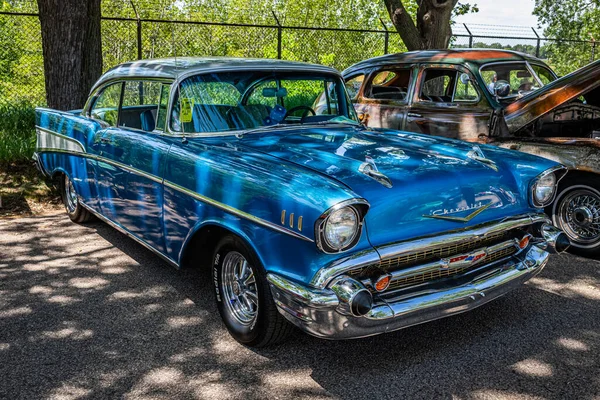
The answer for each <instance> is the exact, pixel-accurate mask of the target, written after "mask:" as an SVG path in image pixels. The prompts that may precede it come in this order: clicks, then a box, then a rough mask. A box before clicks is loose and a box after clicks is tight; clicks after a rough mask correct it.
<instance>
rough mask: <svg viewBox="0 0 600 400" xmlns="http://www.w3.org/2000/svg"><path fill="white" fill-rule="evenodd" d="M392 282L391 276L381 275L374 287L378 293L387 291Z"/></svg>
mask: <svg viewBox="0 0 600 400" xmlns="http://www.w3.org/2000/svg"><path fill="white" fill-rule="evenodd" d="M391 280H392V276H391V275H390V274H386V275H381V276H380V277H379V278H377V280H376V281H375V285H373V286H374V287H375V290H377V291H378V292H383V291H384V290H385V289H387V288H388V286H390V281H391Z"/></svg>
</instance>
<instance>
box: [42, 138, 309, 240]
mask: <svg viewBox="0 0 600 400" xmlns="http://www.w3.org/2000/svg"><path fill="white" fill-rule="evenodd" d="M39 151H40V152H42V151H48V152H55V153H65V154H72V155H77V156H81V157H85V158H89V159H91V160H96V161H98V162H104V163H107V164H110V165H114V166H116V167H119V168H122V169H124V170H126V171H129V172H131V173H133V174H136V175H140V176H143V177H145V178H147V179H150V180H152V181H154V182H156V183H159V184H163V185H164V186H167V187H169V188H171V189H174V190H177V191H178V192H181V193H183V194H187V195H189V196H191V197H193V198H195V199H196V200H200V201H202V202H203V203H206V204H210V205H212V206H215V207H217V208H219V209H221V210H224V211H226V212H228V213H230V214H233V215H235V216H237V217H240V218H244V219H247V220H250V221H252V222H255V223H257V224H259V225H262V226H264V227H266V228H269V229H272V230H274V231H277V232H281V233H284V234H286V235H290V236H293V237H295V238H298V239H302V240H305V241H307V242H314V240H312V239H311V238H309V237H307V236H304V235H302V234H300V233H297V232H295V231H293V230H291V229H288V228H285V227H282V226H279V225H277V224H274V223H272V222H269V221H267V220H264V219H262V218H259V217H256V216H254V215H252V214H248V213H247V212H244V211H242V210H238V209H237V208H234V207H231V206H228V205H227V204H223V203H221V202H219V201H216V200H213V199H211V198H208V197H206V196H203V195H201V194H200V193H196V192H194V191H191V190H189V189H186V188H184V187H183V186H179V185H177V184H176V183H173V182H170V181H167V180H164V179H162V178H160V177H158V176H156V175H153V174H149V173H147V172H144V171H142V170H139V169H137V168H134V167H131V166H129V165H126V164H122V163H120V162H118V161H114V160H110V159H108V158H104V157H101V156H97V155H94V154H89V153H79V152H73V151H69V150H60V149H40V150H39Z"/></svg>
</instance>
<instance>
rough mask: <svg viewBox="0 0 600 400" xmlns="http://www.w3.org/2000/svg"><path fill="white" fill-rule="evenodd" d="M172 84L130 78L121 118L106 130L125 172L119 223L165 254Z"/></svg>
mask: <svg viewBox="0 0 600 400" xmlns="http://www.w3.org/2000/svg"><path fill="white" fill-rule="evenodd" d="M170 85H171V82H167V81H158V80H131V81H126V82H125V83H124V85H123V97H122V102H121V109H120V113H119V121H118V126H117V128H118V129H117V130H116V131H115V132H107V135H106V136H107V137H108V138H109V141H108V143H110V145H113V146H114V147H113V149H114V151H113V152H112V154H111V156H112V160H113V161H114V162H115V163H116V164H117V165H119V166H121V168H122V169H124V170H126V171H127V179H126V181H125V190H124V191H123V194H122V199H121V201H122V204H123V207H122V208H120V209H119V215H118V216H117V221H118V222H119V224H120V225H121V226H123V227H124V228H125V229H127V230H128V231H129V232H131V233H133V234H134V235H135V236H137V237H138V238H140V239H143V240H144V241H145V242H146V243H148V244H149V245H151V246H152V247H154V248H155V249H157V250H159V251H161V252H163V253H164V235H163V229H162V226H163V225H162V221H163V214H162V213H163V198H164V195H163V175H164V167H165V163H166V158H167V156H168V153H169V148H170V147H171V143H172V141H173V140H174V139H173V138H172V137H169V136H165V135H163V132H164V130H165V121H166V112H167V104H168V99H169V92H170Z"/></svg>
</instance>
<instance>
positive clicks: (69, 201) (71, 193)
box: [65, 176, 79, 213]
mask: <svg viewBox="0 0 600 400" xmlns="http://www.w3.org/2000/svg"><path fill="white" fill-rule="evenodd" d="M78 204H79V200H78V199H77V192H76V191H75V187H74V186H73V182H72V181H71V179H69V177H68V176H65V206H67V210H68V211H69V212H71V213H72V212H74V211H75V210H76V209H77V205H78Z"/></svg>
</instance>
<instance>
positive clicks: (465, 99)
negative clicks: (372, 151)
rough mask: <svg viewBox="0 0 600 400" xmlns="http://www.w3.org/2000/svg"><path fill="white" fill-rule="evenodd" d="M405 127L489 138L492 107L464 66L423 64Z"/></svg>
mask: <svg viewBox="0 0 600 400" xmlns="http://www.w3.org/2000/svg"><path fill="white" fill-rule="evenodd" d="M412 96H413V97H412V102H411V105H410V107H409V108H408V112H407V116H406V124H405V129H406V130H407V131H411V132H417V133H425V134H429V135H435V136H444V137H450V138H457V139H461V140H468V141H474V142H475V141H480V140H482V141H485V138H486V137H487V136H488V133H489V127H488V125H489V119H490V114H491V111H492V110H491V107H490V105H489V103H488V101H487V99H486V98H485V96H484V95H483V94H482V93H481V90H480V89H479V87H478V85H477V84H476V80H475V77H474V76H473V75H472V74H471V73H470V72H469V71H468V70H467V69H466V68H463V67H462V66H456V65H441V64H440V65H432V64H429V65H422V66H421V67H420V68H419V73H418V77H417V83H416V86H415V90H414V93H413V95H412Z"/></svg>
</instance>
